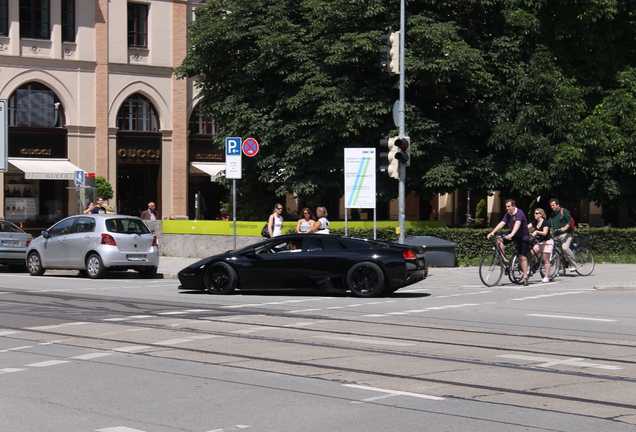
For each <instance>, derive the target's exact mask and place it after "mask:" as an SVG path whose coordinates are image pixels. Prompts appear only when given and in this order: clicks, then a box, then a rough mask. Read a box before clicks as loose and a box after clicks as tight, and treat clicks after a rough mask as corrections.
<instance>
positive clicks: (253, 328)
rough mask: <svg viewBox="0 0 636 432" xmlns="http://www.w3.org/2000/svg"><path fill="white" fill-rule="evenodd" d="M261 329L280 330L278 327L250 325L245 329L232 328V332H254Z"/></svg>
mask: <svg viewBox="0 0 636 432" xmlns="http://www.w3.org/2000/svg"><path fill="white" fill-rule="evenodd" d="M263 330H280V329H279V328H278V327H252V328H249V329H245V330H234V331H233V332H232V333H236V334H249V333H256V332H259V331H263Z"/></svg>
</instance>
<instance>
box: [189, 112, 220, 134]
mask: <svg viewBox="0 0 636 432" xmlns="http://www.w3.org/2000/svg"><path fill="white" fill-rule="evenodd" d="M189 130H190V134H191V135H215V134H217V133H219V132H220V131H221V128H220V127H219V126H218V125H217V123H216V121H215V120H214V118H212V117H203V116H202V115H201V110H200V109H199V106H198V105H197V107H196V108H195V109H194V111H192V115H191V116H190V124H189Z"/></svg>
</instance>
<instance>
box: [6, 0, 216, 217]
mask: <svg viewBox="0 0 636 432" xmlns="http://www.w3.org/2000/svg"><path fill="white" fill-rule="evenodd" d="M199 4H200V2H199V1H198V0H193V1H188V0H154V1H153V0H136V1H127V0H0V99H4V100H6V101H7V107H8V110H7V111H8V120H9V121H8V156H9V165H8V168H9V169H8V171H7V172H5V173H4V174H3V175H0V187H1V188H0V194H1V195H0V197H1V202H3V203H4V205H3V207H2V210H0V217H4V218H6V219H8V220H11V221H14V222H18V223H20V224H22V225H23V226H24V227H26V228H33V229H35V228H46V227H48V226H50V224H51V223H52V222H54V221H56V220H58V219H60V218H61V217H64V216H67V215H69V214H76V213H77V212H78V211H80V210H81V207H82V206H83V205H85V204H86V201H88V200H91V199H93V198H94V197H93V196H91V195H90V191H88V190H86V189H82V188H78V187H76V184H75V179H74V173H75V171H79V170H82V171H85V172H87V173H95V174H96V175H97V176H102V177H104V178H105V179H106V180H108V181H109V182H110V183H111V186H112V188H113V191H114V196H113V198H112V199H111V200H110V202H109V204H110V205H111V206H115V207H116V208H117V210H118V212H120V213H125V214H132V215H137V214H139V213H140V212H141V211H143V210H145V209H146V204H147V203H148V202H149V201H154V202H156V203H157V208H158V210H159V212H160V215H161V216H162V217H164V218H165V217H169V216H170V215H172V216H173V217H178V218H186V217H190V218H194V217H195V215H194V214H190V213H193V209H194V207H195V205H194V194H196V193H197V192H198V193H199V194H200V195H205V197H206V199H207V200H208V201H211V202H209V203H208V206H207V207H209V212H210V214H212V212H215V211H217V210H218V209H217V208H216V207H217V204H218V201H219V199H221V198H223V195H222V194H223V191H220V190H218V189H219V188H218V186H217V185H216V184H215V183H213V182H211V180H213V178H212V179H211V174H210V173H211V172H212V173H213V174H212V175H214V173H215V172H218V170H219V162H221V161H220V159H221V157H222V156H221V155H219V154H218V151H213V150H211V149H210V146H209V142H210V136H211V134H213V133H214V132H215V129H214V122H213V121H211V120H210V119H205V118H201V117H200V116H199V115H198V110H197V109H196V106H195V104H196V94H195V90H194V86H193V82H192V81H191V80H177V79H175V77H174V73H173V72H174V69H175V68H176V67H177V66H179V65H180V64H181V62H182V60H183V58H184V57H185V55H186V50H187V42H186V36H187V26H188V23H189V22H190V21H191V20H192V19H194V9H195V8H196V7H197V6H198V5H199ZM215 170H216V171H215ZM86 192H89V193H88V194H87V193H86ZM189 195H192V196H191V197H189ZM217 198H218V199H217Z"/></svg>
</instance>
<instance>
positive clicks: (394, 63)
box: [380, 31, 400, 75]
mask: <svg viewBox="0 0 636 432" xmlns="http://www.w3.org/2000/svg"><path fill="white" fill-rule="evenodd" d="M382 42H384V43H386V47H384V48H382V49H380V52H381V53H382V54H384V55H385V56H386V59H385V60H382V62H381V63H380V64H381V65H382V67H385V68H386V69H387V70H388V71H389V73H390V74H391V75H394V74H399V73H400V32H399V31H396V32H394V31H392V32H389V33H387V34H383V35H382Z"/></svg>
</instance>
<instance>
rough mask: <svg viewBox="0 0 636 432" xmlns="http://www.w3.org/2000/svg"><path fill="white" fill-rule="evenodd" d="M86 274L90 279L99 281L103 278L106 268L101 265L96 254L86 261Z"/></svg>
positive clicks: (100, 260)
mask: <svg viewBox="0 0 636 432" xmlns="http://www.w3.org/2000/svg"><path fill="white" fill-rule="evenodd" d="M86 273H88V277H89V278H91V279H100V278H103V277H104V274H105V273H106V268H104V264H102V259H101V258H100V257H99V255H97V254H92V255H91V256H89V257H88V259H87V260H86Z"/></svg>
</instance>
